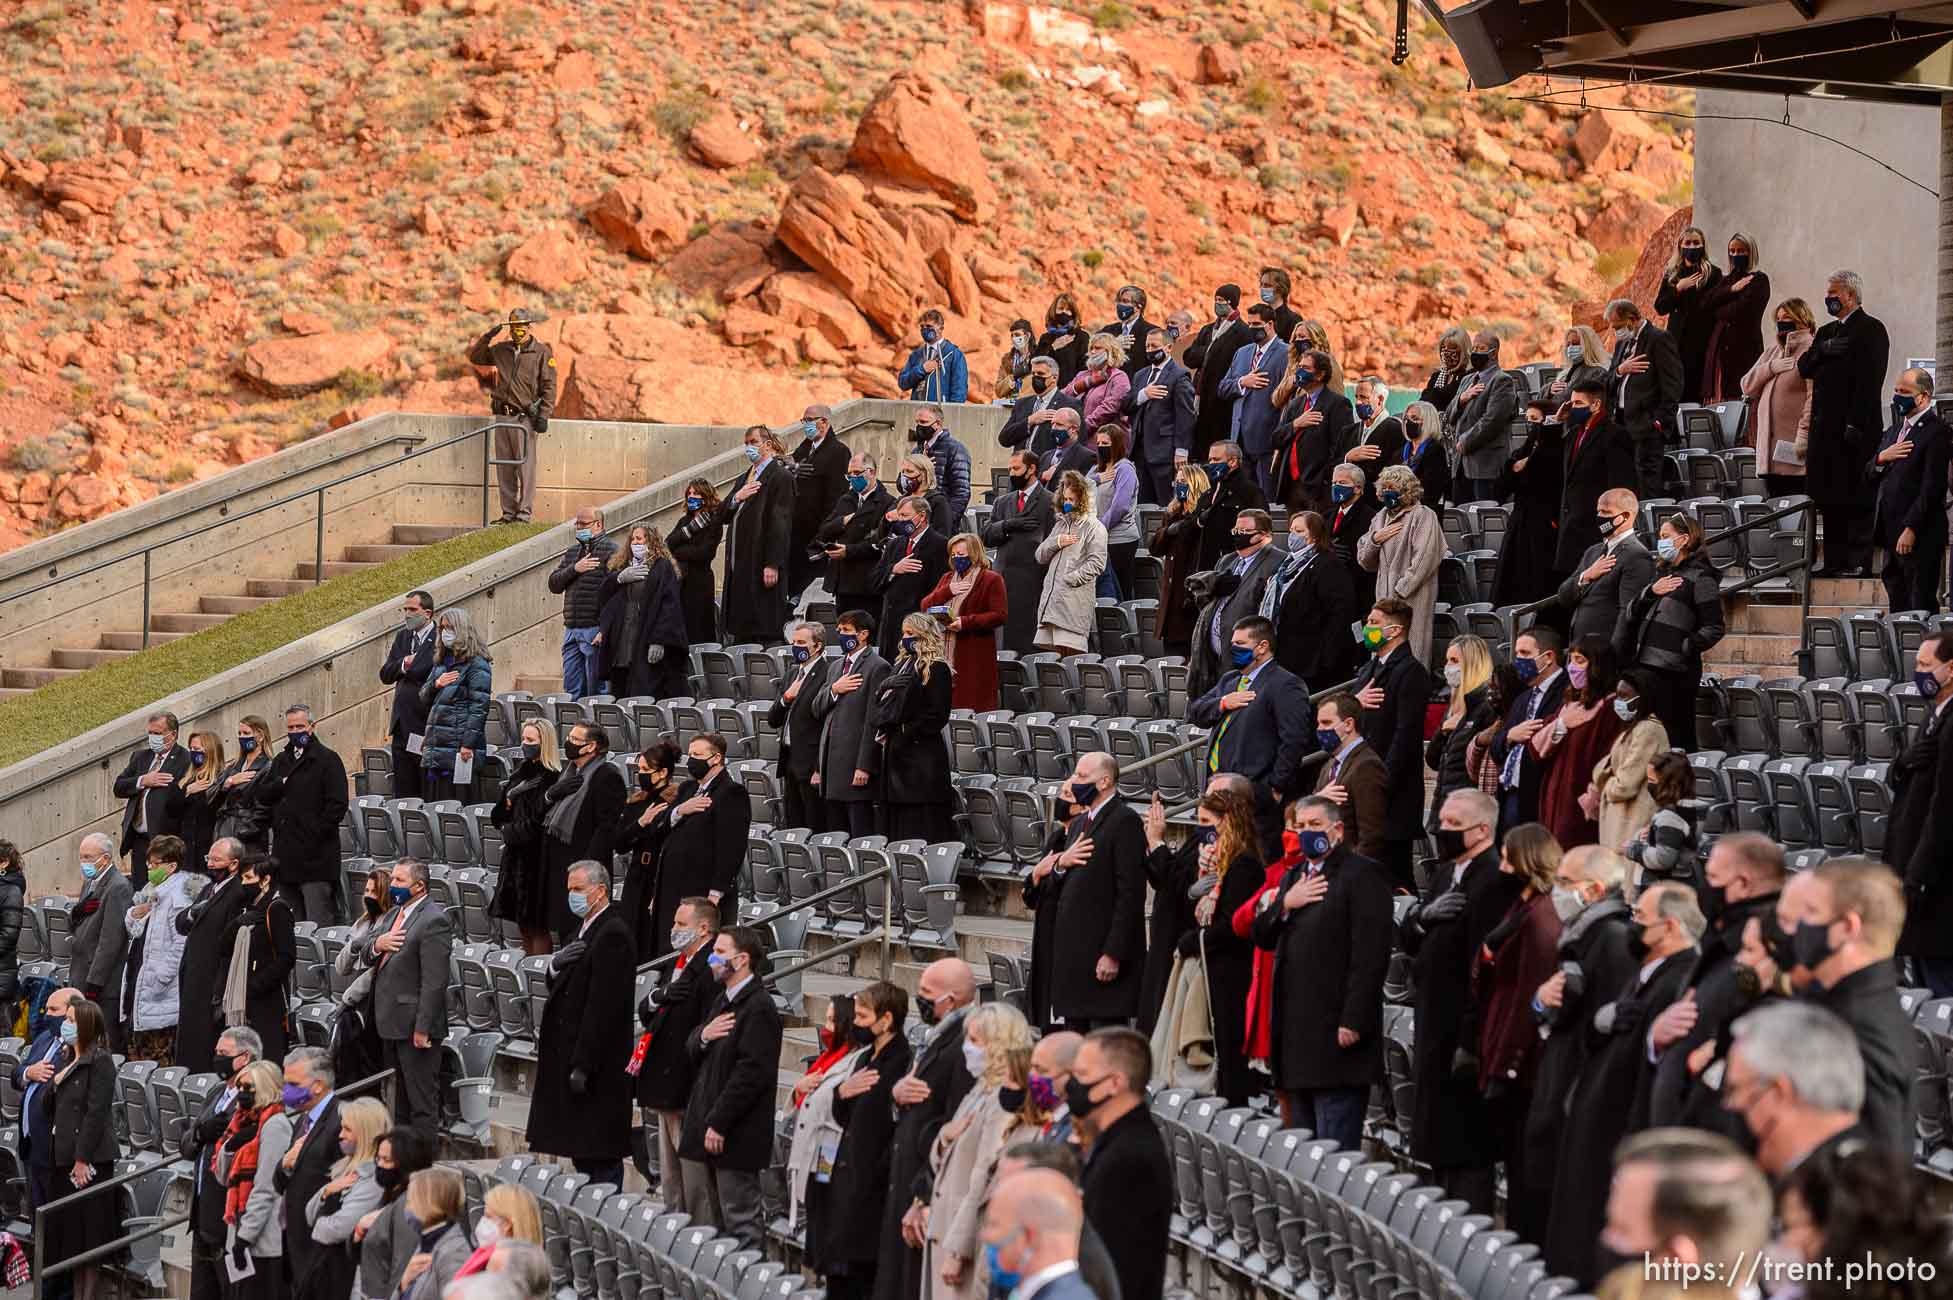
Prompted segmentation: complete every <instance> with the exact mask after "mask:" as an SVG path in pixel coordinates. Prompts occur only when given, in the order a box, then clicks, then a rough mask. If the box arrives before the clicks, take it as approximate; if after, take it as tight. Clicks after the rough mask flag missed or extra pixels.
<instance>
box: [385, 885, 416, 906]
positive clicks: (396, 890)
mask: <svg viewBox="0 0 1953 1300" xmlns="http://www.w3.org/2000/svg"><path fill="white" fill-rule="evenodd" d="M413 896H414V891H413V890H412V889H411V888H409V887H408V886H406V885H388V886H387V897H388V898H389V899H392V900H393V905H394V906H395V907H399V906H401V905H402V904H404V903H407V902H409V901H411V900H412V899H413Z"/></svg>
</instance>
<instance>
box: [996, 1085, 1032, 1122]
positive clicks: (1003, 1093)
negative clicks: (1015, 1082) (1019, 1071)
mask: <svg viewBox="0 0 1953 1300" xmlns="http://www.w3.org/2000/svg"><path fill="white" fill-rule="evenodd" d="M1028 1096H1030V1094H1029V1093H1027V1092H1025V1091H1024V1089H1022V1088H1013V1087H1011V1086H1010V1085H1009V1084H1005V1085H1004V1086H1003V1087H1001V1088H999V1089H997V1104H998V1105H999V1106H1001V1107H1003V1108H1004V1109H1005V1110H1006V1111H1008V1112H1010V1113H1011V1114H1013V1115H1015V1114H1016V1113H1017V1112H1018V1111H1020V1110H1023V1109H1024V1101H1025V1098H1027V1097H1028Z"/></svg>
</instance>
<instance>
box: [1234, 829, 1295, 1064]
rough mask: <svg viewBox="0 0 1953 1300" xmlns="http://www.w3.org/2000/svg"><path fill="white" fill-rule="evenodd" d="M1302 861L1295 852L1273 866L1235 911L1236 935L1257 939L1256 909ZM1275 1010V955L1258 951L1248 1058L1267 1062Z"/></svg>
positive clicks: (1251, 991)
mask: <svg viewBox="0 0 1953 1300" xmlns="http://www.w3.org/2000/svg"><path fill="white" fill-rule="evenodd" d="M1301 860H1302V855H1301V854H1300V853H1292V854H1290V855H1288V856H1287V857H1285V858H1283V859H1282V860H1281V861H1279V862H1277V863H1275V864H1274V865H1273V866H1270V867H1269V868H1268V870H1267V875H1265V876H1264V877H1263V878H1262V882H1261V888H1260V889H1257V890H1256V891H1255V896H1254V897H1253V898H1250V899H1249V900H1248V901H1247V902H1245V903H1243V904H1241V906H1240V907H1238V908H1236V909H1235V910H1234V916H1233V917H1232V919H1231V920H1232V924H1233V926H1234V933H1235V934H1236V935H1237V936H1239V937H1240V938H1243V939H1251V938H1253V937H1254V929H1255V910H1256V909H1257V908H1258V907H1259V906H1260V905H1261V900H1262V899H1263V898H1265V897H1267V895H1268V891H1269V890H1271V889H1279V888H1281V884H1282V877H1283V876H1285V875H1287V874H1288V869H1289V868H1290V867H1292V866H1294V865H1295V864H1296V863H1298V862H1300V861H1301ZM1274 1010H1275V954H1274V953H1272V952H1270V951H1268V950H1267V949H1265V948H1256V949H1255V961H1254V974H1253V976H1252V977H1251V978H1250V980H1249V982H1248V1043H1247V1048H1248V1059H1249V1060H1251V1061H1265V1060H1267V1059H1268V1053H1269V1051H1270V1050H1271V1048H1272V1047H1273V1044H1274V1037H1273V1035H1272V1034H1271V1033H1270V1031H1269V1028H1268V1023H1269V1017H1270V1016H1271V1015H1272V1014H1273V1012H1274Z"/></svg>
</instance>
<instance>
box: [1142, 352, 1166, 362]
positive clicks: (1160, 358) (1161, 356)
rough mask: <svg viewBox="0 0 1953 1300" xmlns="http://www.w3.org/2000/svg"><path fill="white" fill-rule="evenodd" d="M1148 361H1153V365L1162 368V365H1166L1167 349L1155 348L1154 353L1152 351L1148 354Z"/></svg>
mask: <svg viewBox="0 0 1953 1300" xmlns="http://www.w3.org/2000/svg"><path fill="white" fill-rule="evenodd" d="M1146 359H1147V360H1148V361H1151V362H1152V363H1153V364H1154V365H1156V366H1160V365H1165V364H1166V349H1165V348H1154V349H1153V350H1152V351H1150V352H1148V353H1147V354H1146Z"/></svg>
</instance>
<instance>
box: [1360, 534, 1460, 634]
mask: <svg viewBox="0 0 1953 1300" xmlns="http://www.w3.org/2000/svg"><path fill="white" fill-rule="evenodd" d="M1391 516H1392V512H1391V511H1388V510H1379V511H1377V517H1376V518H1375V519H1372V520H1371V521H1370V530H1369V531H1368V532H1366V533H1364V534H1363V536H1361V537H1359V538H1358V539H1357V541H1356V562H1357V563H1358V564H1360V565H1362V566H1363V567H1364V568H1366V569H1368V570H1370V571H1371V572H1372V573H1374V574H1376V575H1377V599H1378V600H1385V599H1388V598H1389V597H1391V596H1395V597H1396V598H1397V599H1398V600H1401V601H1403V602H1405V603H1406V604H1408V605H1409V606H1410V607H1411V625H1410V651H1411V653H1412V654H1413V655H1415V656H1417V661H1418V662H1419V663H1421V664H1423V665H1424V666H1425V667H1426V668H1429V667H1430V666H1431V615H1432V612H1433V611H1434V610H1435V608H1436V606H1437V603H1438V561H1440V560H1442V559H1443V558H1444V554H1445V549H1446V548H1445V541H1444V526H1443V525H1442V524H1440V523H1439V522H1438V516H1437V512H1436V511H1434V510H1432V509H1431V507H1429V506H1427V505H1425V504H1423V503H1422V502H1419V503H1418V504H1417V505H1414V506H1410V507H1408V508H1400V509H1399V510H1397V511H1396V512H1395V518H1392V517H1391ZM1398 519H1402V520H1404V521H1405V526H1404V531H1403V532H1401V533H1399V534H1397V535H1396V536H1395V537H1393V538H1391V539H1390V540H1389V541H1387V542H1379V541H1377V534H1378V533H1379V532H1382V531H1383V529H1384V528H1386V527H1388V526H1389V525H1390V524H1393V523H1395V522H1396V521H1397V520H1398ZM1362 612H1363V613H1366V614H1367V613H1368V612H1369V611H1368V610H1364V611H1362Z"/></svg>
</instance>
